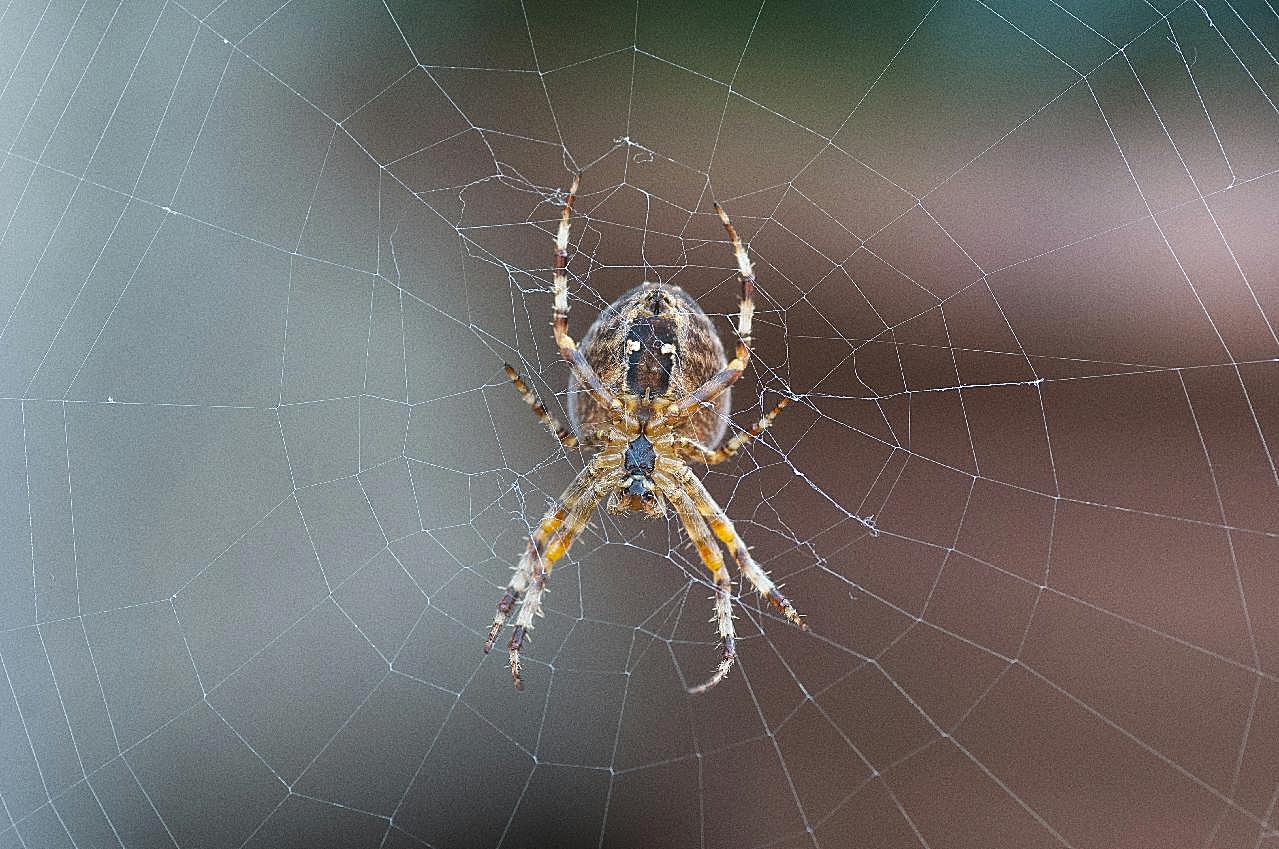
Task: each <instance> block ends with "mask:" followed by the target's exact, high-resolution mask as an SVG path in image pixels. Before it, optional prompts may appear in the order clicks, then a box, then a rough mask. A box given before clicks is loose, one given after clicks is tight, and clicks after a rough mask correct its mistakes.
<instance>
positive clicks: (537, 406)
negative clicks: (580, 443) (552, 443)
mask: <svg viewBox="0 0 1279 849" xmlns="http://www.w3.org/2000/svg"><path fill="white" fill-rule="evenodd" d="M504 367H505V369H506V376H507V377H509V378H510V379H511V382H512V383H514V384H515V390H516V391H517V392H519V393H520V397H521V398H523V399H524V403H525V404H528V405H529V407H530V408H531V409H532V410H533V415H535V416H537V417H538V418H539V419H540V420H541V422H542V424H544V425H546V428H547V429H548V430H549V431H550V432H551V433H552V434H554V435H555V438H556V439H558V440H559V441H560V444H561V445H563V446H564V447H565V448H573V447H576V445H577V437H576V436H574V435H573V432H572V431H571V430H569V429H568V428H566V427H564V425H562V424H560V422H559V419H557V418H555V416H553V415H551V414H550V412H548V411H547V409H546V406H545V405H543V404H542V399H541V398H538V397H537V396H536V395H534V394H533V390H531V389H529V388H528V384H526V383H525V382H524V380H523V379H522V378H521V377H520V376H519V374H517V373H516V371H515V369H513V368H511V365H510V364H509V363H506V364H504Z"/></svg>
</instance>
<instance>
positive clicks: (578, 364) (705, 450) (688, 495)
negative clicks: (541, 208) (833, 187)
mask: <svg viewBox="0 0 1279 849" xmlns="http://www.w3.org/2000/svg"><path fill="white" fill-rule="evenodd" d="M577 185H578V181H577V179H574V180H573V187H572V188H571V189H569V193H568V196H567V197H566V199H565V201H564V209H563V212H562V213H561V216H560V227H559V232H558V233H557V235H556V238H555V305H554V321H553V325H554V328H555V341H556V344H558V345H559V349H560V354H561V355H562V356H563V357H564V359H565V360H567V361H568V363H569V365H570V366H571V368H572V371H573V374H572V378H571V379H570V383H569V390H570V392H569V416H570V417H571V419H572V424H573V430H572V431H570V430H568V429H567V428H565V427H564V426H563V425H561V424H560V423H559V422H558V421H556V420H555V419H554V417H552V416H551V414H550V413H548V412H547V411H546V408H545V407H544V406H543V405H542V403H541V401H539V400H538V399H537V397H536V396H534V395H533V393H532V392H530V391H529V389H528V387H527V386H525V384H524V381H523V380H521V379H520V377H519V375H518V374H516V373H515V369H513V368H511V367H510V366H509V365H508V366H506V373H507V375H508V376H509V377H510V378H511V380H512V381H514V383H515V388H516V389H518V390H519V392H520V394H521V395H523V396H524V400H525V401H526V402H527V403H528V404H529V406H530V407H532V408H533V412H534V413H536V414H537V415H538V417H539V418H541V419H542V421H543V422H544V423H545V424H546V426H547V427H549V428H550V429H551V432H552V433H554V434H555V435H556V437H557V438H558V439H559V440H560V442H562V443H563V444H564V445H565V446H568V447H572V446H575V445H582V446H585V447H590V448H595V449H597V453H596V454H595V456H594V457H592V458H591V460H590V462H589V463H587V464H586V468H584V469H583V470H582V471H581V472H579V473H578V475H577V477H576V478H574V479H573V482H572V483H571V484H569V486H568V489H566V490H565V491H564V494H563V496H561V498H560V500H559V502H558V503H557V504H556V505H555V506H554V507H552V508H551V509H550V510H549V511H548V512H547V513H546V515H545V516H543V517H542V521H541V522H540V523H539V524H538V527H537V530H536V531H535V532H534V533H533V536H532V538H531V539H530V540H529V543H528V548H527V549H526V550H525V552H524V556H523V557H522V558H521V559H520V563H519V565H518V566H517V567H516V569H515V574H514V576H513V577H512V578H511V582H510V584H509V585H508V586H507V588H506V592H505V593H504V594H503V595H502V598H501V600H500V601H499V602H498V604H497V615H496V616H494V617H493V626H492V627H491V628H490V629H489V635H488V640H487V641H486V642H485V644H484V650H485V651H489V650H490V649H492V648H493V643H494V642H495V641H496V640H497V635H498V634H499V633H501V630H502V626H503V625H505V624H506V619H507V617H508V616H509V615H510V613H511V611H512V610H513V609H514V608H515V604H516V602H519V601H520V600H521V599H523V604H522V607H521V608H520V612H519V615H518V616H517V618H516V621H515V633H514V634H513V635H512V636H511V640H510V643H509V644H508V646H507V648H508V650H509V652H510V666H511V677H512V678H513V679H514V681H515V686H516V687H522V686H523V680H522V679H521V677H520V651H521V649H522V648H523V646H524V641H525V639H526V638H527V634H528V631H529V630H530V629H531V628H532V627H533V617H534V616H536V615H541V607H542V593H543V592H544V591H545V588H546V580H547V578H548V577H549V576H550V573H551V564H553V563H554V562H555V561H556V560H558V559H559V558H560V557H561V556H563V554H564V552H565V551H567V550H568V547H569V546H570V545H571V544H572V542H573V538H574V537H575V536H576V535H577V534H578V533H580V532H581V530H582V528H584V527H585V526H586V523H587V522H588V521H589V519H590V516H591V514H592V513H593V512H594V511H595V508H596V507H597V506H598V505H599V504H600V502H601V501H605V500H606V499H607V503H606V509H607V510H608V511H609V512H611V513H628V512H635V513H640V514H641V515H643V516H646V517H648V518H658V517H660V516H664V515H666V507H667V504H668V503H669V504H670V506H671V507H673V508H674V510H675V512H676V514H677V515H678V516H679V518H680V522H681V523H682V524H683V526H684V529H685V531H686V532H687V533H688V536H689V538H690V539H691V540H692V542H693V544H694V545H695V546H696V547H697V552H698V554H699V556H700V557H701V558H702V562H704V563H705V564H706V567H707V568H708V569H710V571H711V575H712V577H713V578H714V580H715V621H716V622H717V624H718V626H719V633H720V637H721V639H722V640H723V641H724V653H723V659H722V660H721V661H720V664H719V668H718V669H717V670H716V671H715V674H714V675H712V676H711V678H710V679H709V680H707V681H706V682H705V683H703V684H700V685H698V686H697V687H693V688H692V689H691V692H703V691H705V690H707V689H709V688H710V687H712V686H714V685H715V684H717V683H719V682H720V681H722V680H723V679H724V676H725V675H727V674H728V670H729V669H730V668H731V667H732V665H733V661H734V660H735V659H736V657H737V653H736V647H735V645H734V641H735V632H734V630H733V611H732V583H731V581H730V580H729V576H728V569H727V568H726V567H725V566H724V555H723V553H722V552H721V551H720V548H719V544H718V543H717V542H716V540H717V539H718V540H719V542H722V543H724V545H726V546H728V548H729V550H730V551H731V552H732V554H733V557H734V559H736V561H737V564H738V566H739V567H740V569H741V571H742V573H743V574H744V575H745V576H746V578H747V580H749V581H750V583H751V585H752V586H754V587H755V589H756V590H758V591H759V593H760V594H761V595H763V596H764V597H765V598H767V599H768V600H769V601H770V602H772V604H773V605H774V606H775V607H776V608H777V609H778V610H780V611H781V612H782V614H783V615H785V617H786V618H787V619H788V620H790V621H791V622H793V623H794V624H796V625H798V626H799V627H800V628H804V627H806V626H805V625H804V620H803V619H802V618H801V617H800V615H799V614H798V613H797V612H796V611H795V608H794V607H793V606H792V605H791V603H790V602H789V601H787V599H786V597H785V596H783V595H782V594H781V593H780V592H779V591H778V589H777V586H776V585H775V584H774V583H773V581H772V579H770V578H769V577H768V574H767V573H766V572H764V570H763V569H762V568H760V566H759V564H758V563H756V562H755V560H754V558H753V557H751V554H750V551H749V550H747V548H746V543H744V542H743V541H742V538H741V537H740V536H738V534H737V530H736V529H735V528H734V527H733V523H732V522H731V521H729V519H728V517H727V516H726V515H724V511H723V509H722V508H721V507H720V506H719V505H718V504H716V503H715V500H714V499H713V498H712V497H711V494H710V493H709V492H707V491H706V487H705V486H703V485H702V482H701V481H700V480H698V478H697V476H696V475H694V474H693V470H692V469H691V468H689V466H688V462H687V461H688V460H689V459H692V460H695V461H698V462H702V463H706V464H708V465H710V464H714V463H719V462H722V461H724V460H727V459H728V458H729V457H731V456H733V454H735V453H736V452H737V450H738V449H739V448H741V447H742V446H743V445H745V444H746V443H747V442H749V441H750V440H751V439H753V438H754V437H756V436H758V435H759V434H760V433H761V432H762V431H763V430H764V429H765V428H767V427H768V426H769V425H770V424H771V423H772V421H773V419H774V417H776V416H777V414H778V413H779V412H781V410H782V408H783V407H785V406H786V404H787V403H788V399H785V398H783V399H782V401H781V403H779V404H778V405H777V406H776V407H774V408H773V409H772V410H771V411H770V412H769V413H768V414H767V415H765V416H764V417H763V418H761V419H760V420H759V421H758V422H756V423H755V425H754V426H753V427H751V428H750V429H749V430H745V431H742V432H741V433H739V434H737V435H736V436H734V437H733V438H732V439H730V440H729V441H728V442H727V443H726V444H725V445H724V446H723V447H719V448H712V447H710V446H713V445H717V444H718V443H719V441H720V440H721V439H722V438H723V436H724V432H725V430H726V429H727V426H728V419H727V416H728V410H729V400H730V390H729V387H731V386H732V385H733V383H734V382H735V381H736V380H737V378H739V377H740V376H741V374H742V372H743V371H744V370H745V369H746V363H747V362H748V361H749V360H750V343H751V319H752V317H753V315H754V311H755V302H754V287H755V274H754V271H753V269H752V267H751V261H750V258H749V257H748V256H747V255H746V249H745V248H743V247H742V243H741V240H740V239H739V238H738V237H737V233H736V231H734V230H733V225H732V224H731V223H730V222H729V220H728V215H727V214H725V212H724V210H723V209H721V208H720V206H719V204H716V205H715V212H716V213H717V214H718V215H719V219H720V221H721V222H722V223H723V225H724V229H725V231H727V233H728V237H729V239H730V241H731V242H732V243H733V251H734V254H735V256H736V258H737V269H738V276H739V277H740V278H741V283H742V297H741V302H740V304H739V309H738V317H737V337H738V341H737V348H736V351H735V353H734V356H733V359H732V360H728V359H726V358H725V356H724V346H723V345H722V344H721V343H720V340H719V337H718V336H716V335H715V328H714V327H713V326H712V325H711V321H710V319H709V318H707V316H706V313H704V312H702V309H701V307H699V306H698V305H697V302H696V301H694V300H693V299H692V298H691V297H689V295H687V294H686V293H685V292H684V291H683V290H682V289H680V288H679V287H678V286H673V285H670V284H668V283H642V284H640V285H639V286H636V287H635V288H633V289H631V290H630V291H628V292H626V293H624V294H623V295H622V296H621V297H620V298H618V299H617V300H616V301H614V302H613V303H612V304H610V305H609V306H608V307H607V308H606V309H605V310H604V311H603V312H602V313H600V315H599V317H598V318H597V319H596V320H595V323H594V324H592V325H591V327H590V329H589V330H587V331H586V335H585V336H584V337H583V338H582V344H581V346H580V347H579V346H578V344H577V343H576V342H575V341H574V340H573V337H572V336H570V335H569V333H568V275H567V273H566V271H565V268H566V267H567V265H568V233H569V217H570V216H571V214H572V211H573V199H574V196H575V195H576V194H577Z"/></svg>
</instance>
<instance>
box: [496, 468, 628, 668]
mask: <svg viewBox="0 0 1279 849" xmlns="http://www.w3.org/2000/svg"><path fill="white" fill-rule="evenodd" d="M621 457H622V455H621V454H618V453H616V452H610V453H604V452H601V453H599V454H596V455H595V457H593V458H592V459H591V462H590V463H588V464H587V465H586V468H584V469H582V471H580V472H578V474H577V477H575V478H573V481H572V482H571V483H570V484H569V485H568V487H567V488H566V489H565V490H564V494H563V495H561V496H560V500H559V501H558V502H557V503H556V504H555V505H554V506H552V507H551V509H549V510H547V511H546V514H545V515H544V516H543V517H542V521H541V522H539V523H538V526H537V530H536V531H534V532H533V535H532V536H531V537H530V538H529V541H528V546H527V547H526V548H525V549H524V555H523V556H522V557H521V558H520V562H519V565H518V566H516V568H515V573H514V574H513V575H512V576H511V580H510V583H509V584H507V587H506V591H505V592H504V593H503V594H502V598H501V599H500V600H499V601H498V603H497V612H496V613H495V614H494V616H493V624H492V626H490V627H489V632H488V638H487V639H486V640H485V641H484V651H485V653H486V654H487V653H488V652H489V651H491V650H492V649H493V644H494V643H495V642H496V641H497V635H498V634H499V633H501V631H502V626H504V625H505V624H506V619H507V617H508V616H510V614H511V611H512V610H513V609H514V608H515V603H516V602H518V601H519V600H520V599H522V598H524V595H525V593H526V592H527V591H528V589H529V585H530V583H532V582H533V581H534V579H535V578H536V576H537V574H538V571H539V570H541V571H543V572H549V569H550V564H551V563H553V562H554V561H555V560H557V559H559V558H560V557H561V556H563V554H564V552H565V551H567V550H568V546H569V543H571V542H572V538H573V535H575V534H576V533H578V532H579V531H580V530H581V528H582V527H584V526H585V524H586V521H587V519H588V518H589V517H590V514H591V511H592V509H593V508H594V506H595V504H597V503H598V502H599V498H600V497H599V496H597V495H596V494H595V493H596V487H595V484H596V482H597V481H598V480H599V479H600V477H601V475H604V474H606V473H607V471H608V470H609V469H610V468H612V467H614V466H616V465H620V464H621ZM568 528H574V530H572V532H571V533H567V534H566V531H567V529H568ZM545 581H546V579H545V577H543V578H542V583H543V584H545ZM539 595H540V591H539Z"/></svg>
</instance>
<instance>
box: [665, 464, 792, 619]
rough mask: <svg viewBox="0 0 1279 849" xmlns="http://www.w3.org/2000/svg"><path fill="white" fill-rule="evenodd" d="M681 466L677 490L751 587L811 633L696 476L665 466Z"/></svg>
mask: <svg viewBox="0 0 1279 849" xmlns="http://www.w3.org/2000/svg"><path fill="white" fill-rule="evenodd" d="M674 464H678V465H679V466H681V467H682V468H677V469H670V470H669V471H670V472H671V477H672V478H674V480H675V484H676V486H678V487H679V488H680V489H682V490H684V491H685V492H687V493H688V496H689V498H691V499H692V501H693V504H694V505H695V506H696V507H697V510H698V512H699V513H701V514H702V516H703V517H704V518H705V519H706V523H707V524H708V525H710V527H711V530H712V531H714V533H715V536H716V537H717V538H719V540H720V541H721V542H723V543H724V544H725V545H726V546H728V549H729V551H731V552H732V553H733V559H734V560H736V561H737V566H738V568H739V569H741V570H742V574H743V575H745V576H746V579H747V580H749V581H750V582H751V585H752V586H754V587H755V589H756V590H757V591H758V592H759V594H760V595H761V596H763V597H765V598H767V599H768V600H769V601H770V602H772V604H773V607H776V608H777V609H778V611H780V612H781V614H782V615H783V616H785V617H786V619H787V621H789V622H790V623H791V624H793V625H797V626H799V629H800V630H801V631H807V630H808V624H807V623H806V622H804V618H803V617H802V616H800V614H799V611H797V610H796V609H795V606H794V605H793V604H791V603H790V599H788V598H786V596H784V595H782V593H781V591H780V590H779V589H778V587H777V585H776V584H775V583H773V579H772V578H770V577H769V576H768V573H767V572H765V571H764V569H763V568H762V567H761V566H760V565H759V564H758V563H756V562H755V558H754V557H752V556H751V553H750V549H748V548H747V547H746V543H745V542H744V541H743V540H742V538H741V536H739V535H738V533H737V529H736V528H734V527H733V523H732V521H731V520H730V519H729V518H728V516H727V514H725V513H724V509H723V508H722V507H720V506H719V505H718V504H716V503H715V499H714V498H713V497H712V496H711V494H710V492H708V491H707V489H706V486H705V485H704V484H703V483H702V482H701V480H700V479H699V478H698V477H697V475H695V474H693V470H692V469H690V468H689V467H688V465H687V464H685V463H684V462H683V461H681V460H667V461H665V463H664V464H663V465H664V466H667V467H669V466H673V465H674Z"/></svg>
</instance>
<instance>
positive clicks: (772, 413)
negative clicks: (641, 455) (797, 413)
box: [678, 398, 790, 466]
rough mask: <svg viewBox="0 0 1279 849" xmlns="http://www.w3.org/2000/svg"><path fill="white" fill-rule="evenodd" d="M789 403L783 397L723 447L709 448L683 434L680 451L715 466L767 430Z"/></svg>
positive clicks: (788, 400) (680, 439)
mask: <svg viewBox="0 0 1279 849" xmlns="http://www.w3.org/2000/svg"><path fill="white" fill-rule="evenodd" d="M788 404H790V399H789V398H782V400H781V401H779V402H778V403H777V406H776V407H774V408H773V409H771V410H769V411H768V412H767V413H765V414H764V416H763V418H761V419H760V420H759V421H757V422H756V423H755V424H753V425H751V426H750V428H749V429H747V430H744V431H742V432H741V433H739V434H737V435H736V436H734V437H733V438H732V439H730V440H728V443H727V444H725V445H724V446H723V447H720V448H707V447H706V446H705V445H703V444H702V443H700V442H698V441H697V440H695V439H690V438H688V437H687V436H681V437H679V440H678V445H679V448H680V451H681V452H682V453H683V454H685V455H687V456H689V457H692V458H693V459H694V460H697V461H698V462H701V463H705V464H706V465H708V466H713V465H715V464H716V463H722V462H724V461H725V460H727V459H728V458H729V457H732V456H733V455H734V454H736V453H737V452H738V451H739V450H740V449H741V448H742V446H743V445H745V444H746V443H748V442H750V441H751V440H752V439H754V438H755V437H757V436H759V435H760V434H761V433H763V432H764V431H765V430H767V429H768V428H769V426H770V425H772V423H773V419H775V418H777V414H778V413H780V412H781V411H782V410H784V409H786V405H788Z"/></svg>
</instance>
